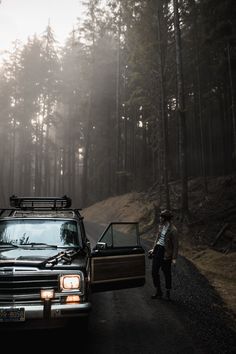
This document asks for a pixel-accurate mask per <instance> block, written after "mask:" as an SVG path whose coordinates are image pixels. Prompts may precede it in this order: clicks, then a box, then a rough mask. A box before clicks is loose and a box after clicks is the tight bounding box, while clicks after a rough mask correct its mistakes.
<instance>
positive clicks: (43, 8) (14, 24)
mask: <svg viewBox="0 0 236 354" xmlns="http://www.w3.org/2000/svg"><path fill="white" fill-rule="evenodd" d="M0 2H1V4H0V54H1V52H2V51H4V50H9V49H11V48H12V42H13V41H14V40H16V39H20V40H22V41H23V42H25V41H26V40H27V37H28V36H32V35H33V34H34V33H37V34H38V35H40V34H42V32H44V31H45V29H46V26H47V24H48V21H49V19H50V24H51V26H52V28H53V30H54V32H55V37H56V39H57V40H58V41H59V42H62V43H63V42H64V40H65V38H66V37H67V36H68V34H69V32H71V31H72V29H73V25H75V23H76V19H77V17H81V15H82V13H83V12H82V0H0Z"/></svg>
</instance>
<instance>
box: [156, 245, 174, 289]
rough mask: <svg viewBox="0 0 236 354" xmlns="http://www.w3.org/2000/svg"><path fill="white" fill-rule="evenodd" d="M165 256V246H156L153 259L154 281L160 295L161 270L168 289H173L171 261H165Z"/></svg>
mask: <svg viewBox="0 0 236 354" xmlns="http://www.w3.org/2000/svg"><path fill="white" fill-rule="evenodd" d="M164 254H165V248H164V247H163V246H159V245H157V246H155V249H154V252H153V259H152V279H153V284H154V286H155V287H156V288H157V292H159V293H161V282H160V268H161V270H162V271H163V274H164V277H165V285H166V289H171V260H170V259H168V260H165V259H164Z"/></svg>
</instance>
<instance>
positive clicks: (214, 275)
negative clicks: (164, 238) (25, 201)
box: [82, 176, 236, 315]
mask: <svg viewBox="0 0 236 354" xmlns="http://www.w3.org/2000/svg"><path fill="white" fill-rule="evenodd" d="M207 186H208V191H207V194H206V192H205V189H204V183H203V180H202V179H194V180H190V181H189V209H190V216H189V219H188V221H186V222H185V223H182V222H180V214H179V211H178V205H179V199H180V193H181V191H180V185H179V184H178V183H173V184H171V185H170V195H171V205H172V210H173V211H174V222H175V224H176V225H177V227H178V229H179V234H180V253H181V254H182V255H183V256H185V257H186V258H188V259H189V260H190V261H191V262H193V263H194V265H195V266H196V267H197V268H198V269H199V271H200V272H201V273H202V274H203V275H204V276H205V277H206V278H207V279H208V280H209V282H210V283H211V284H212V286H213V287H214V288H215V289H216V290H217V291H218V293H219V295H220V296H221V298H222V299H223V301H224V303H225V309H226V311H230V312H232V314H234V315H235V314H236V253H235V252H236V176H226V177H218V178H209V179H208V180H207ZM161 199H163V198H160V193H159V190H158V191H156V190H155V189H152V190H149V191H148V192H146V193H128V194H125V195H121V196H119V197H112V198H108V199H106V200H104V201H102V202H99V203H96V204H94V205H93V206H90V207H89V208H86V209H84V210H83V211H82V214H83V216H84V217H85V219H86V220H88V221H93V222H97V223H101V224H104V225H107V224H108V223H109V222H111V221H137V222H139V228H140V233H141V237H142V238H146V239H149V240H153V237H154V235H153V226H154V224H155V222H156V220H157V219H156V212H155V210H157V209H158V208H160V209H162V207H163V205H162V200H161ZM154 206H155V208H154Z"/></svg>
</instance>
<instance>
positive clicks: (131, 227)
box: [99, 223, 139, 248]
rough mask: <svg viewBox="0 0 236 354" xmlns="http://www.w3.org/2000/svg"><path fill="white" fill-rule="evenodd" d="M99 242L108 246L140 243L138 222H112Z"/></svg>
mask: <svg viewBox="0 0 236 354" xmlns="http://www.w3.org/2000/svg"><path fill="white" fill-rule="evenodd" d="M99 242H104V243H106V246H107V247H108V248H116V247H117V248H118V247H135V246H138V245H139V232H138V223H111V224H110V225H109V226H108V227H107V228H106V230H105V231H104V233H103V234H102V236H101V238H100V240H99Z"/></svg>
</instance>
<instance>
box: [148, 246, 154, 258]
mask: <svg viewBox="0 0 236 354" xmlns="http://www.w3.org/2000/svg"><path fill="white" fill-rule="evenodd" d="M152 256H153V248H152V249H151V250H149V251H148V258H152Z"/></svg>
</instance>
